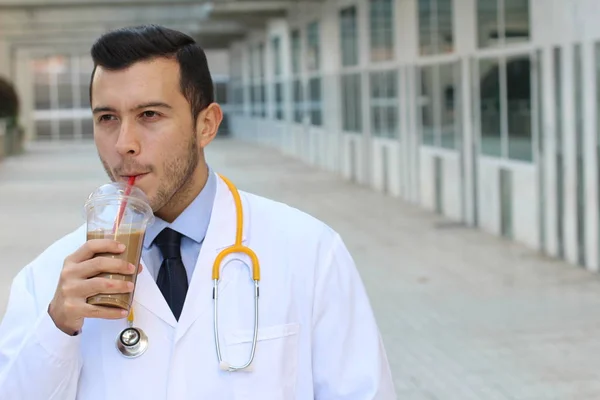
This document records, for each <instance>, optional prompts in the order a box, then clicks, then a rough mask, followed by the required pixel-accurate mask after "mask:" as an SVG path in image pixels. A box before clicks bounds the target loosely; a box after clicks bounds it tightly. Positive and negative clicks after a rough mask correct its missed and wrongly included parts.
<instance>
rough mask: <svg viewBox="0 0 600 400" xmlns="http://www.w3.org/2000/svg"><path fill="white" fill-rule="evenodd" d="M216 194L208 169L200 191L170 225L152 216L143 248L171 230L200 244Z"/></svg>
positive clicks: (213, 181)
mask: <svg viewBox="0 0 600 400" xmlns="http://www.w3.org/2000/svg"><path fill="white" fill-rule="evenodd" d="M216 192H217V177H216V174H214V173H213V171H212V169H211V168H210V167H209V168H208V179H207V181H206V185H204V188H202V191H201V192H200V193H199V194H198V196H196V198H195V199H194V200H193V201H192V202H191V203H190V205H189V206H187V207H186V209H185V210H184V211H183V212H182V213H181V214H180V215H179V216H178V217H177V218H176V219H175V221H173V222H172V223H171V224H169V223H168V222H166V221H165V220H163V219H161V218H158V217H157V216H154V222H153V223H152V224H151V225H150V226H148V228H147V229H146V234H145V237H144V248H146V249H149V248H150V246H152V242H153V241H154V239H156V236H158V234H159V233H160V232H161V231H162V230H163V229H164V228H167V227H169V228H171V229H173V230H175V231H177V232H179V233H181V234H182V235H184V236H187V237H188V238H190V239H192V240H193V241H194V242H196V243H198V244H200V243H202V241H203V240H204V237H205V236H206V231H207V230H208V224H209V222H210V216H211V213H212V207H213V203H214V200H215V195H216Z"/></svg>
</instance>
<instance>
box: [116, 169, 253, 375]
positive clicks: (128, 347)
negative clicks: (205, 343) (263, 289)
mask: <svg viewBox="0 0 600 400" xmlns="http://www.w3.org/2000/svg"><path fill="white" fill-rule="evenodd" d="M219 177H220V178H221V179H222V180H223V181H224V182H225V184H226V185H227V187H228V188H229V191H230V192H231V195H232V196H233V201H234V204H235V211H236V232H235V243H234V244H233V245H232V246H229V247H227V248H225V249H224V250H222V251H221V252H220V253H219V254H217V257H216V258H215V262H214V264H213V270H212V279H213V290H212V297H213V300H214V322H213V325H214V335H215V347H216V350H217V357H218V360H219V368H220V369H222V370H224V371H229V372H233V371H239V370H250V369H251V368H250V366H251V364H252V361H253V360H254V354H255V353H256V339H257V336H258V295H259V290H258V281H259V280H260V266H259V262H258V257H257V256H256V253H254V251H253V250H252V249H250V248H249V247H247V246H244V245H243V244H242V232H243V230H244V215H243V210H242V201H241V199H240V194H239V192H238V190H237V188H236V187H235V186H234V185H233V183H231V182H230V181H229V179H227V178H225V177H224V176H222V175H219ZM234 253H241V254H245V255H247V256H248V257H250V260H251V262H252V279H253V280H254V336H253V339H252V349H251V350H250V357H249V359H248V361H247V362H246V363H245V364H243V365H238V366H235V365H231V364H230V363H229V362H227V361H223V357H222V355H221V346H220V340H219V319H218V315H219V312H218V301H219V281H220V271H221V263H222V262H223V259H224V258H225V257H227V256H228V255H230V254H234ZM133 321H134V313H133V306H132V307H131V309H130V311H129V315H128V317H127V323H128V325H129V326H128V327H127V328H125V329H124V330H123V331H122V332H121V333H120V334H119V336H118V337H117V342H116V345H117V349H118V350H119V351H120V352H121V354H123V356H125V357H127V358H135V357H139V356H141V355H142V354H144V352H145V351H146V349H147V348H148V336H146V334H145V332H144V331H143V330H142V329H140V328H137V327H134V326H133Z"/></svg>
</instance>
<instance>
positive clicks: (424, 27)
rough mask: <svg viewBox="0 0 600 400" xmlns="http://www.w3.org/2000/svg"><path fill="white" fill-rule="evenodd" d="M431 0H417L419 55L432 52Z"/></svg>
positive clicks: (433, 51) (433, 50)
mask: <svg viewBox="0 0 600 400" xmlns="http://www.w3.org/2000/svg"><path fill="white" fill-rule="evenodd" d="M432 5H433V1H432V0H419V48H420V50H421V55H427V54H434V53H435V49H434V48H433V41H432V39H433V35H432V34H433V29H434V27H433V25H432V23H433V10H432Z"/></svg>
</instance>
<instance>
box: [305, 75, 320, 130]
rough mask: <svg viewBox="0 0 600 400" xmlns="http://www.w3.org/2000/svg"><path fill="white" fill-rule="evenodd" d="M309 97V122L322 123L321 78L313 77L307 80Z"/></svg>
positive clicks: (313, 123)
mask: <svg viewBox="0 0 600 400" xmlns="http://www.w3.org/2000/svg"><path fill="white" fill-rule="evenodd" d="M308 85H309V89H308V90H309V96H310V97H309V98H310V105H309V108H310V123H311V124H312V125H322V115H321V78H319V77H315V78H311V79H310V80H309V81H308Z"/></svg>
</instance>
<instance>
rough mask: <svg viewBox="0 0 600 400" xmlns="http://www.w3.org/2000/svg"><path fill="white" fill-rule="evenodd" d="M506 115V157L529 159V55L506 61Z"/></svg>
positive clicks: (530, 155) (530, 149) (531, 155)
mask: <svg viewBox="0 0 600 400" xmlns="http://www.w3.org/2000/svg"><path fill="white" fill-rule="evenodd" d="M506 95H507V103H506V104H507V106H508V111H507V117H508V124H507V126H508V157H509V158H512V159H516V160H522V161H531V160H532V159H533V145H532V135H531V61H530V59H529V57H519V58H510V59H508V60H507V63H506Z"/></svg>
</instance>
